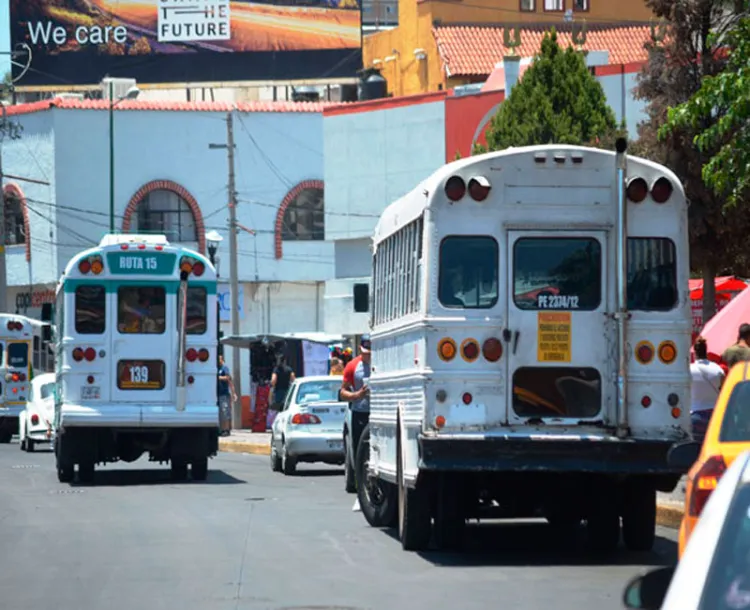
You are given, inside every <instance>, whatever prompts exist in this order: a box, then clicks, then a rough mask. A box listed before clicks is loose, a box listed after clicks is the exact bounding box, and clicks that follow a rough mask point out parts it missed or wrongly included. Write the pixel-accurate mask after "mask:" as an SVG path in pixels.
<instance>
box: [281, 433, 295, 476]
mask: <svg viewBox="0 0 750 610" xmlns="http://www.w3.org/2000/svg"><path fill="white" fill-rule="evenodd" d="M296 469H297V460H295V459H294V458H293V457H292V456H290V455H289V452H288V451H287V447H286V443H285V442H284V441H282V442H281V470H282V472H283V473H284V474H285V475H287V476H291V475H293V474H294V471H295V470H296Z"/></svg>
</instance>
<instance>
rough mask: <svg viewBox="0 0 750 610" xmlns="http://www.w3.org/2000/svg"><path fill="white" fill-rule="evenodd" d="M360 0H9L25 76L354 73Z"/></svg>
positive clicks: (84, 79) (143, 78)
mask: <svg viewBox="0 0 750 610" xmlns="http://www.w3.org/2000/svg"><path fill="white" fill-rule="evenodd" d="M360 1H361V0H254V1H252V2H251V1H249V0H10V24H11V44H12V45H14V47H15V45H17V44H19V43H25V44H27V45H28V46H29V47H30V48H31V50H32V57H31V69H30V70H29V71H28V72H27V73H26V74H25V75H24V76H23V78H22V79H21V81H19V82H18V83H17V84H19V85H62V84H75V85H94V84H97V83H99V82H100V81H101V79H102V78H104V77H105V76H112V77H121V78H135V79H136V80H138V81H139V82H143V83H169V82H219V81H238V80H243V81H249V80H291V79H316V78H336V77H342V76H354V74H355V71H356V70H357V69H359V68H360V67H361V65H362V50H361V49H362V28H361V21H362V9H361V5H360ZM17 63H22V62H17ZM13 70H14V76H18V75H19V74H20V73H21V70H22V68H19V67H18V66H15V65H14V67H13Z"/></svg>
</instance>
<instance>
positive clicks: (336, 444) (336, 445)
mask: <svg viewBox="0 0 750 610" xmlns="http://www.w3.org/2000/svg"><path fill="white" fill-rule="evenodd" d="M328 447H329V448H330V449H343V448H344V441H328Z"/></svg>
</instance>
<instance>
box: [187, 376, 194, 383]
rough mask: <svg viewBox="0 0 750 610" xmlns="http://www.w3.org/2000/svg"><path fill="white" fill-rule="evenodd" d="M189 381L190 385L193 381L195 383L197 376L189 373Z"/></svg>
mask: <svg viewBox="0 0 750 610" xmlns="http://www.w3.org/2000/svg"><path fill="white" fill-rule="evenodd" d="M187 382H188V383H189V384H190V385H193V383H195V377H193V376H192V375H188V378H187Z"/></svg>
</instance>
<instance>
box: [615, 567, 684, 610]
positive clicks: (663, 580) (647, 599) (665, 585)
mask: <svg viewBox="0 0 750 610" xmlns="http://www.w3.org/2000/svg"><path fill="white" fill-rule="evenodd" d="M674 571H675V566H665V567H663V568H657V569H656V570H651V571H650V572H647V573H646V574H641V575H640V576H636V577H635V578H633V579H631V580H630V582H629V583H628V584H627V586H626V587H625V591H624V593H623V596H622V602H623V604H625V607H626V608H637V609H638V610H659V609H660V608H661V606H662V604H663V603H664V598H665V597H666V596H667V591H668V590H669V583H671V582H672V577H673V576H674Z"/></svg>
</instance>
